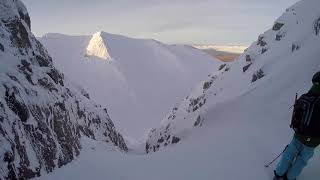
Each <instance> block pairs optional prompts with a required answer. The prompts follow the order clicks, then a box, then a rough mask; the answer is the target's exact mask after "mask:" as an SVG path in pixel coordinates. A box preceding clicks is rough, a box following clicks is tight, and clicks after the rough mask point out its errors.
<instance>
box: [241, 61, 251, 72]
mask: <svg viewBox="0 0 320 180" xmlns="http://www.w3.org/2000/svg"><path fill="white" fill-rule="evenodd" d="M251 65H252V63H249V64H248V65H245V66H244V67H243V69H242V71H243V72H246V71H247V70H248V69H249V67H250V66H251Z"/></svg>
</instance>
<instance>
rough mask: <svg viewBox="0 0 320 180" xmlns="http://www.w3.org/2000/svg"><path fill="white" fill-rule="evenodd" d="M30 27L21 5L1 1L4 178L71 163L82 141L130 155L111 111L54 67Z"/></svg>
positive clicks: (0, 172) (0, 162) (0, 169)
mask: <svg viewBox="0 0 320 180" xmlns="http://www.w3.org/2000/svg"><path fill="white" fill-rule="evenodd" d="M30 23H31V22H30V18H29V15H28V12H27V10H26V8H25V6H24V5H23V4H22V3H21V2H20V1H19V0H2V1H0V179H29V178H32V177H36V176H40V175H41V174H43V173H45V172H52V171H53V170H54V169H56V168H57V167H61V166H63V165H66V164H68V163H70V162H71V161H72V160H74V159H75V157H76V156H78V155H79V154H80V152H81V149H82V145H83V144H82V143H81V142H80V141H81V138H83V137H87V138H90V139H93V140H96V141H99V142H101V143H102V144H108V146H109V147H110V148H114V149H118V150H123V151H127V146H126V144H125V142H124V139H123V137H122V136H121V135H120V134H119V133H118V132H117V131H116V129H115V127H114V125H113V122H112V121H111V119H110V118H109V115H108V113H107V110H106V109H105V108H102V107H101V106H100V105H97V104H95V103H93V102H92V100H90V97H89V94H88V93H86V92H85V91H84V90H83V89H81V88H78V87H75V86H73V85H72V84H71V83H70V81H68V80H67V79H65V78H64V75H63V74H62V73H60V72H59V71H58V70H57V69H56V68H55V67H54V66H53V64H52V59H51V57H50V56H49V55H48V53H47V51H46V50H45V49H44V48H43V46H42V44H41V43H40V42H39V41H38V40H37V39H36V38H35V37H34V36H33V34H32V33H31V31H30ZM116 146H117V147H116Z"/></svg>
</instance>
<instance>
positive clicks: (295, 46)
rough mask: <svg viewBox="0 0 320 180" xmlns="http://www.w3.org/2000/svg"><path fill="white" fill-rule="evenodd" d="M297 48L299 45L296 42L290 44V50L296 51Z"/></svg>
mask: <svg viewBox="0 0 320 180" xmlns="http://www.w3.org/2000/svg"><path fill="white" fill-rule="evenodd" d="M299 49H300V46H299V45H297V44H292V46H291V52H294V51H297V50H299Z"/></svg>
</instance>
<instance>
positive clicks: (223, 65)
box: [219, 64, 227, 71]
mask: <svg viewBox="0 0 320 180" xmlns="http://www.w3.org/2000/svg"><path fill="white" fill-rule="evenodd" d="M226 66H227V64H222V65H221V66H220V67H219V71H221V70H222V69H223V68H224V67H226Z"/></svg>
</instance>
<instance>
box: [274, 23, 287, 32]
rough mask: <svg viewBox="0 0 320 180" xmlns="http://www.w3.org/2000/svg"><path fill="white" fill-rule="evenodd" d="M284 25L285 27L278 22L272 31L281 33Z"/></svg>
mask: <svg viewBox="0 0 320 180" xmlns="http://www.w3.org/2000/svg"><path fill="white" fill-rule="evenodd" d="M283 25H284V24H283V23H278V22H276V23H275V24H274V25H273V27H272V30H274V31H279V30H280V29H281V28H282V26H283Z"/></svg>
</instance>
